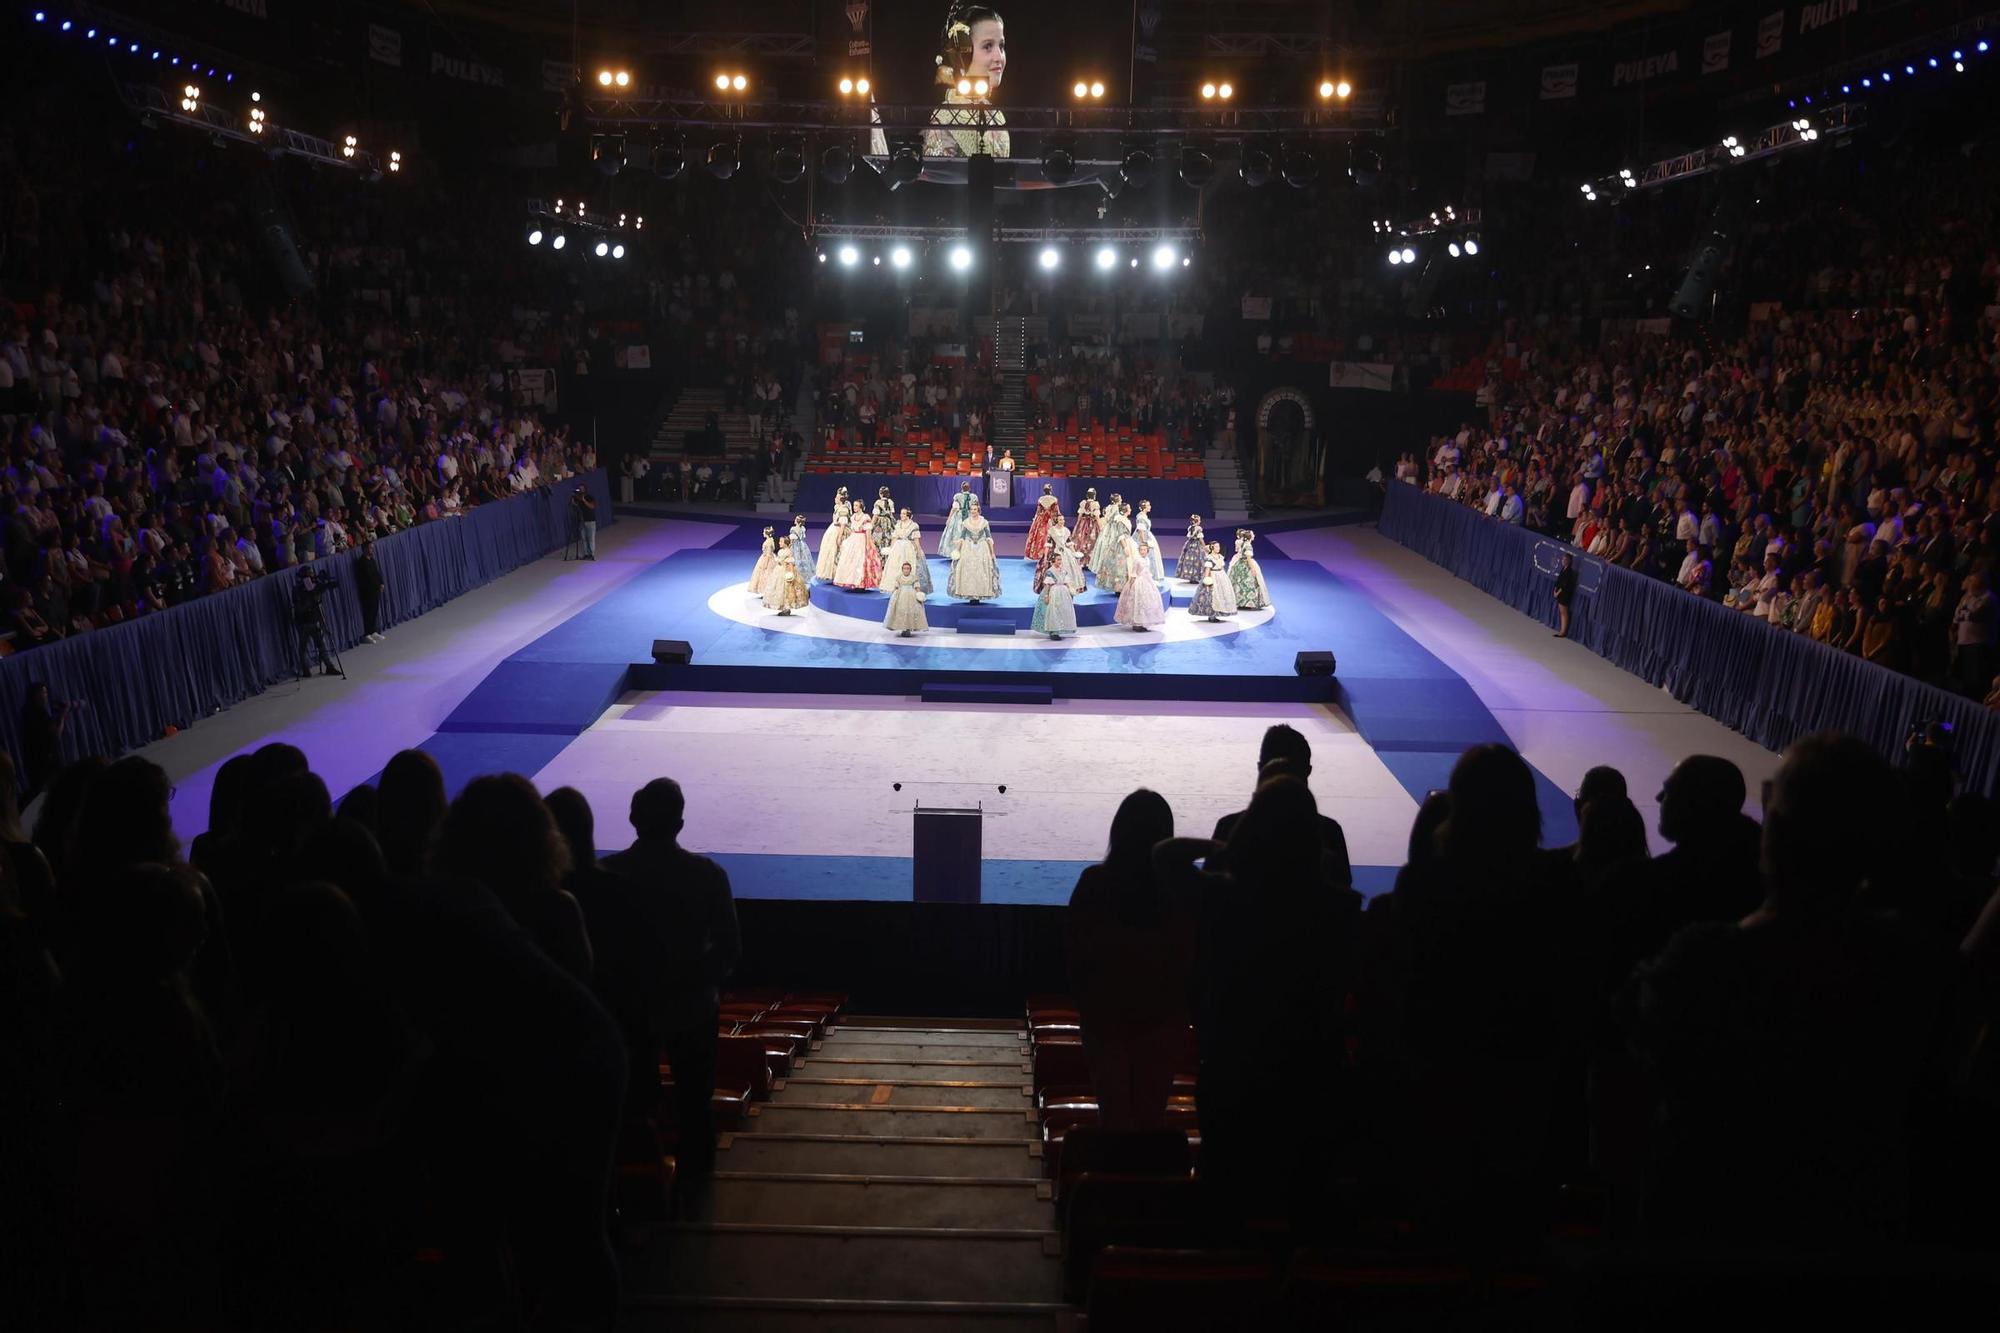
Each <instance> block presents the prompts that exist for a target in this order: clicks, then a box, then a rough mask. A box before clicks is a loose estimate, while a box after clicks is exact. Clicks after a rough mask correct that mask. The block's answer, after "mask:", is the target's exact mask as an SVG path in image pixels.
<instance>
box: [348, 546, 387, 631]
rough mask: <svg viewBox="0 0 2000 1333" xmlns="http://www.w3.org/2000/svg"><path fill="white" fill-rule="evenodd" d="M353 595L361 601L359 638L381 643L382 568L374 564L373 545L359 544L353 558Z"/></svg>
mask: <svg viewBox="0 0 2000 1333" xmlns="http://www.w3.org/2000/svg"><path fill="white" fill-rule="evenodd" d="M354 594H355V596H357V597H359V598H360V599H361V637H362V638H364V639H366V640H368V642H370V643H380V642H382V566H380V565H378V564H376V563H375V543H374V542H363V543H361V554H360V555H358V556H356V557H355V558H354Z"/></svg>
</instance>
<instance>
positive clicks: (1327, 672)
mask: <svg viewBox="0 0 2000 1333" xmlns="http://www.w3.org/2000/svg"><path fill="white" fill-rule="evenodd" d="M1292 670H1294V671H1296V672H1298V673H1299V674H1300V675H1301V676H1331V675H1332V674H1333V654H1332V653H1330V652H1328V651H1327V650H1325V649H1323V648H1322V649H1315V650H1313V651H1310V652H1303V653H1300V654H1299V655H1298V656H1296V657H1294V658H1293V659H1292Z"/></svg>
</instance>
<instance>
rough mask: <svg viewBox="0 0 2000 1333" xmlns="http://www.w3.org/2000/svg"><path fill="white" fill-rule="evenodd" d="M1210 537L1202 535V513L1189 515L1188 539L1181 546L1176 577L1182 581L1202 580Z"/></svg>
mask: <svg viewBox="0 0 2000 1333" xmlns="http://www.w3.org/2000/svg"><path fill="white" fill-rule="evenodd" d="M1207 560H1208V539H1207V538H1206V537H1204V536H1202V532H1201V515H1200V514H1189V515H1188V530H1187V541H1186V542H1185V543H1184V544H1183V545H1182V546H1181V559H1180V563H1179V564H1178V565H1176V566H1175V567H1174V577H1175V578H1177V579H1179V580H1180V581H1181V582H1182V583H1199V582H1201V572H1202V570H1203V569H1205V568H1207Z"/></svg>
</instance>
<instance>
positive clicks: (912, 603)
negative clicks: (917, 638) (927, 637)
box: [882, 556, 931, 634]
mask: <svg viewBox="0 0 2000 1333" xmlns="http://www.w3.org/2000/svg"><path fill="white" fill-rule="evenodd" d="M918 559H922V557H921V556H919V557H918ZM910 568H911V573H910V575H909V576H908V577H907V578H905V577H904V575H903V569H902V566H900V565H898V566H897V567H896V585H895V591H894V592H891V593H890V594H889V614H888V615H886V616H884V617H883V618H882V627H883V628H884V629H890V630H894V631H896V632H897V633H898V634H901V633H902V632H903V631H904V630H924V629H929V628H930V627H931V623H930V621H929V620H928V619H926V618H925V616H924V590H923V589H922V588H920V587H918V586H917V576H916V573H915V571H916V570H918V569H920V568H922V566H921V565H916V564H912V565H911V566H910Z"/></svg>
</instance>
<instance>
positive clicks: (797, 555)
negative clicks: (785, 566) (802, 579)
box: [785, 523, 813, 578]
mask: <svg viewBox="0 0 2000 1333" xmlns="http://www.w3.org/2000/svg"><path fill="white" fill-rule="evenodd" d="M785 544H786V545H787V546H789V547H791V549H792V563H793V564H795V565H797V566H798V567H799V568H800V569H802V570H809V569H811V568H812V567H813V552H812V545H811V543H809V542H808V541H807V540H806V525H805V524H803V523H794V524H792V531H791V535H790V536H788V537H786V538H785ZM806 577H808V578H810V577H812V576H811V575H810V574H808V575H807V576H806Z"/></svg>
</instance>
